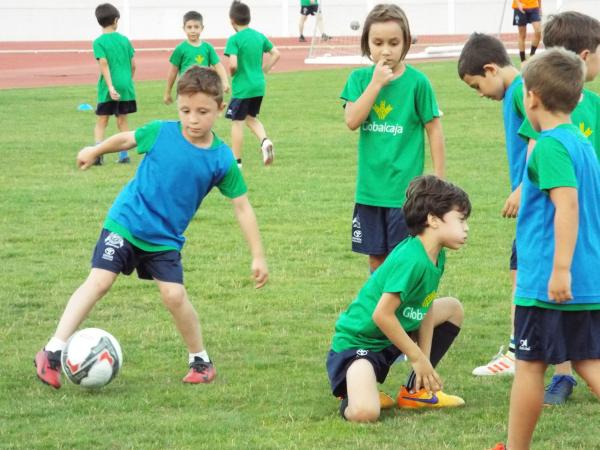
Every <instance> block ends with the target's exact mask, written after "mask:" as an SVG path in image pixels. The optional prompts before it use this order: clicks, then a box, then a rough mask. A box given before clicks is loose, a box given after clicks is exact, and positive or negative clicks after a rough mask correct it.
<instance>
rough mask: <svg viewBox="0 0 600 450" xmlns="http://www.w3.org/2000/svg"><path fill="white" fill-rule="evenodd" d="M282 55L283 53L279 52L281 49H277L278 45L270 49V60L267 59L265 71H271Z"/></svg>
mask: <svg viewBox="0 0 600 450" xmlns="http://www.w3.org/2000/svg"><path fill="white" fill-rule="evenodd" d="M280 57H281V54H280V53H279V50H277V47H273V48H272V49H271V50H270V51H269V61H267V63H266V64H265V66H264V67H263V72H264V73H269V71H270V70H271V69H272V68H273V66H274V65H275V64H277V61H279V58H280Z"/></svg>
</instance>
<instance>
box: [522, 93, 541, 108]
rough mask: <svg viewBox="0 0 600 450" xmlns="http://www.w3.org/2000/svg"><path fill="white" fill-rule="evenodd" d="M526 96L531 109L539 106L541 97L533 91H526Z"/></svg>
mask: <svg viewBox="0 0 600 450" xmlns="http://www.w3.org/2000/svg"><path fill="white" fill-rule="evenodd" d="M525 97H526V99H527V102H528V103H529V108H530V109H534V108H537V107H538V105H539V104H540V102H541V100H540V97H539V96H538V95H537V94H536V93H535V92H533V91H529V90H527V91H525Z"/></svg>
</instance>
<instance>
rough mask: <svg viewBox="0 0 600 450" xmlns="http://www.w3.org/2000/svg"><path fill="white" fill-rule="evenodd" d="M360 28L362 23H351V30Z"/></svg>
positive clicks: (356, 21)
mask: <svg viewBox="0 0 600 450" xmlns="http://www.w3.org/2000/svg"><path fill="white" fill-rule="evenodd" d="M359 28H360V22H359V21H358V20H353V21H352V22H350V29H351V30H354V31H356V30H358V29H359Z"/></svg>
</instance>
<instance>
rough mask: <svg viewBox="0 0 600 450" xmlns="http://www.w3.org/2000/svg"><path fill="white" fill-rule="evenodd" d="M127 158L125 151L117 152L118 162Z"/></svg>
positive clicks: (127, 154)
mask: <svg viewBox="0 0 600 450" xmlns="http://www.w3.org/2000/svg"><path fill="white" fill-rule="evenodd" d="M127 157H129V152H127V150H121V151H120V152H119V160H122V159H125V158H127Z"/></svg>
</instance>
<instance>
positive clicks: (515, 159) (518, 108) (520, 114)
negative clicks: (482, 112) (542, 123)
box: [502, 75, 527, 191]
mask: <svg viewBox="0 0 600 450" xmlns="http://www.w3.org/2000/svg"><path fill="white" fill-rule="evenodd" d="M502 113H503V117H504V135H505V139H506V155H507V156H508V174H509V176H510V189H511V191H514V190H515V189H516V188H517V187H518V186H519V185H520V184H521V181H522V180H523V171H524V170H525V161H526V160H527V140H526V139H524V138H523V137H522V136H521V135H519V128H521V125H522V124H523V120H525V109H524V107H523V79H522V78H521V75H518V76H517V77H516V78H515V79H514V80H513V82H512V83H511V84H510V86H509V87H508V89H507V90H506V92H505V93H504V100H503V102H502Z"/></svg>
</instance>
